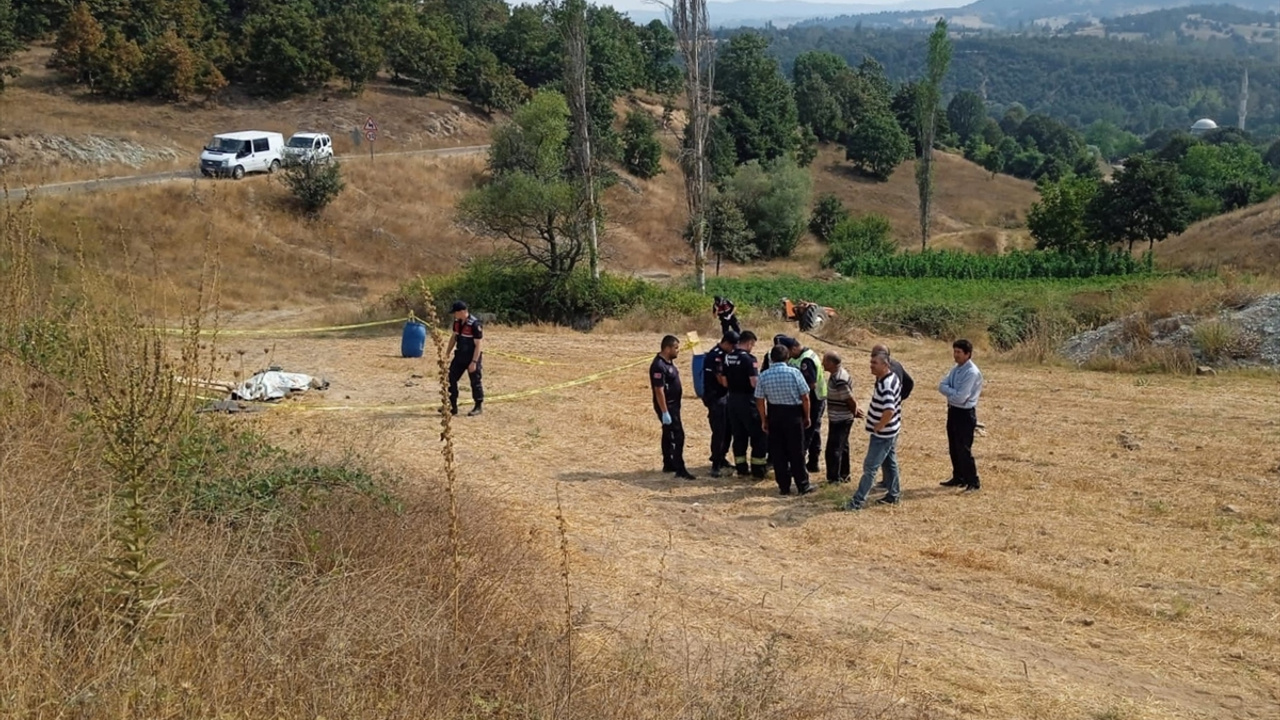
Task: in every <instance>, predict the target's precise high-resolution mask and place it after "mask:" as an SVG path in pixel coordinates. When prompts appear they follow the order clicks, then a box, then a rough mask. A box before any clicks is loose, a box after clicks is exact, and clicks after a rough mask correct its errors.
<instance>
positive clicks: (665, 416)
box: [662, 412, 671, 425]
mask: <svg viewBox="0 0 1280 720" xmlns="http://www.w3.org/2000/svg"><path fill="white" fill-rule="evenodd" d="M662 424H663V425H670V424H671V413H669V412H664V413H662Z"/></svg>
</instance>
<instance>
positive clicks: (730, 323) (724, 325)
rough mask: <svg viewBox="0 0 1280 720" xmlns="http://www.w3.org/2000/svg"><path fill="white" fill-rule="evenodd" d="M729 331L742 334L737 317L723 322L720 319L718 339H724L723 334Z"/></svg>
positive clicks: (722, 319)
mask: <svg viewBox="0 0 1280 720" xmlns="http://www.w3.org/2000/svg"><path fill="white" fill-rule="evenodd" d="M730 330H732V331H734V332H736V333H740V332H742V328H741V327H739V326H738V316H737V315H734V316H733V317H731V318H729V319H728V320H725V319H724V318H720V337H724V334H725V333H727V332H729V331H730Z"/></svg>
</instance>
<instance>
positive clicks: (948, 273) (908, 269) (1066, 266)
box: [826, 242, 1151, 280]
mask: <svg viewBox="0 0 1280 720" xmlns="http://www.w3.org/2000/svg"><path fill="white" fill-rule="evenodd" d="M854 247H855V248H856V247H857V246H854ZM826 263H827V264H828V266H829V267H833V268H835V269H836V270H837V271H839V272H840V273H842V274H844V275H851V276H878V277H907V278H947V279H951V280H1017V279H1033V278H1089V277H1098V276H1106V275H1138V274H1145V273H1149V272H1151V264H1150V261H1149V260H1148V261H1147V262H1143V261H1139V260H1135V259H1134V258H1133V256H1131V255H1129V254H1128V253H1126V252H1115V251H1111V250H1107V249H1102V250H1099V251H1097V252H1085V253H1062V252H1057V251H1055V250H1012V251H1010V252H1007V253H1003V254H1001V255H976V254H973V253H967V252H961V251H958V250H926V251H923V252H918V253H898V254H885V253H880V254H870V253H865V252H845V251H843V250H841V248H840V245H839V243H836V242H833V243H832V250H831V251H830V252H829V253H828V254H827V260H826Z"/></svg>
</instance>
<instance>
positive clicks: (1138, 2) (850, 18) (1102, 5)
mask: <svg viewBox="0 0 1280 720" xmlns="http://www.w3.org/2000/svg"><path fill="white" fill-rule="evenodd" d="M1192 4H1194V3H1193V2H1191V0H977V1H976V2H972V3H969V4H968V5H963V6H961V7H955V8H945V7H941V6H942V5H945V3H939V4H938V5H939V6H940V7H937V8H931V9H926V10H921V11H907V10H905V9H904V8H894V9H893V10H888V11H883V10H882V11H879V12H872V13H849V14H844V15H832V16H828V17H827V18H822V19H815V20H807V21H804V22H802V23H798V24H802V25H822V26H826V27H853V26H862V27H891V28H920V27H926V26H929V25H932V24H933V23H934V22H936V21H937V19H938V18H940V17H944V18H946V19H947V22H948V23H949V24H950V25H951V26H952V27H954V28H958V29H974V30H994V29H1015V28H1018V27H1024V26H1028V25H1047V26H1049V27H1053V28H1059V27H1063V26H1065V25H1068V24H1070V23H1090V22H1094V21H1097V20H1102V19H1105V18H1116V17H1123V16H1126V15H1139V14H1143V13H1150V12H1152V11H1159V10H1167V9H1170V8H1182V7H1187V6H1190V5H1192ZM1230 7H1234V8H1239V9H1242V10H1249V11H1253V12H1258V13H1270V14H1274V13H1275V10H1276V3H1275V1H1274V0H1233V2H1231V3H1230Z"/></svg>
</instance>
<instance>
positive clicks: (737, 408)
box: [721, 330, 769, 479]
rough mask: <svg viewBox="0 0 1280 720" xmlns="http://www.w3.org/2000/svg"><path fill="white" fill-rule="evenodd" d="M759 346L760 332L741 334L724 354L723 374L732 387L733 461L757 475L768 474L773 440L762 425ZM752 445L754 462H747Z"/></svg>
mask: <svg viewBox="0 0 1280 720" xmlns="http://www.w3.org/2000/svg"><path fill="white" fill-rule="evenodd" d="M755 346H756V334H755V333H753V332H751V331H750V330H746V331H744V332H743V333H742V334H741V335H739V336H738V346H737V347H736V348H734V351H733V352H731V353H728V354H727V355H725V356H724V361H723V367H724V372H723V374H722V375H721V377H722V378H723V384H724V387H725V389H726V390H728V391H729V397H728V402H727V405H728V410H729V427H730V429H731V432H732V433H733V464H734V466H735V467H736V469H737V472H738V476H739V477H742V476H744V475H747V474H748V472H749V473H750V474H751V476H752V477H754V478H756V479H763V478H764V477H765V475H767V474H768V469H767V465H768V454H769V440H768V437H767V436H766V435H765V434H764V428H763V427H761V426H760V413H759V410H758V408H757V407H756V401H755V391H756V383H757V382H758V380H759V375H760V372H759V371H758V370H757V369H756V368H757V363H756V357H755V356H754V355H752V354H751V351H752V350H754V349H755ZM748 443H750V445H751V465H750V470H748V465H747V444H748Z"/></svg>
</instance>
